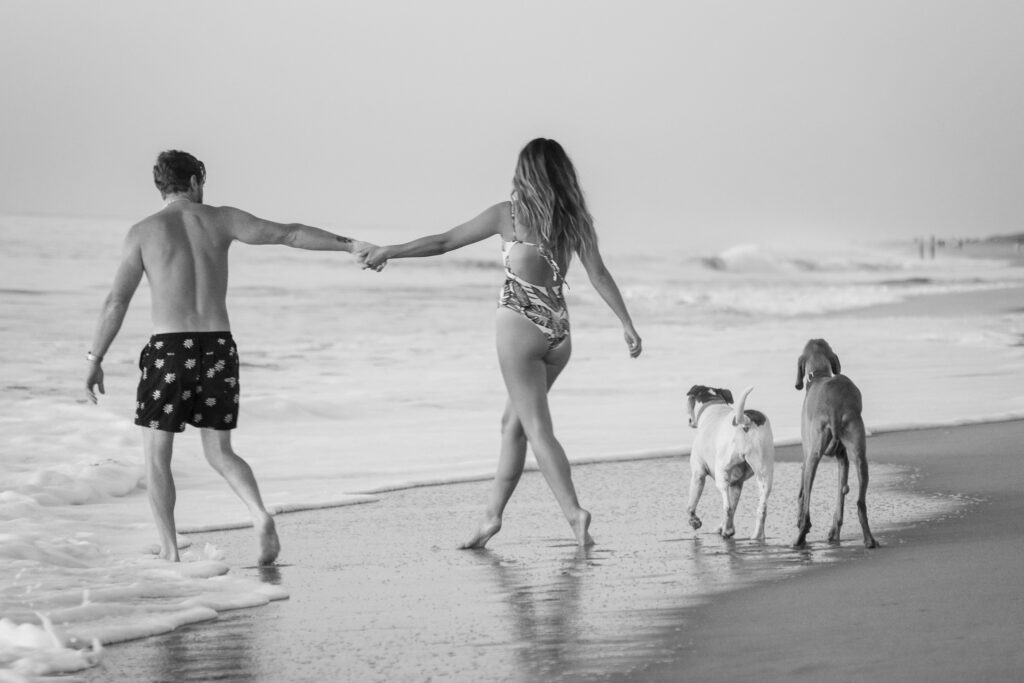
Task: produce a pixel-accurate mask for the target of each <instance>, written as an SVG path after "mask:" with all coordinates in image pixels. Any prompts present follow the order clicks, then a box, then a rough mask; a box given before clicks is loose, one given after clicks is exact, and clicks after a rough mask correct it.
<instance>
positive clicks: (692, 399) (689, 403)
mask: <svg viewBox="0 0 1024 683" xmlns="http://www.w3.org/2000/svg"><path fill="white" fill-rule="evenodd" d="M696 388H697V387H694V389H696ZM690 391H693V389H691V390H690ZM696 407H697V397H696V396H694V395H693V394H688V395H687V397H686V416H687V422H688V423H689V425H690V426H691V427H693V428H694V429H696V428H697V424H696V423H695V421H694V417H695V415H694V408H696Z"/></svg>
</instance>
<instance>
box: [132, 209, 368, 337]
mask: <svg viewBox="0 0 1024 683" xmlns="http://www.w3.org/2000/svg"><path fill="white" fill-rule="evenodd" d="M298 228H306V231H307V232H308V231H316V230H317V229H316V228H307V226H298V225H294V224H293V225H282V224H280V223H273V222H271V221H265V220H263V219H260V218H257V217H256V216H253V215H252V214H249V213H246V212H245V211H241V210H239V209H235V208H232V207H229V206H224V207H215V206H207V205H205V204H199V203H195V202H191V201H187V200H178V201H173V202H171V203H169V204H168V205H167V206H165V207H164V208H163V209H162V210H160V211H158V212H156V213H155V214H153V215H152V216H149V217H148V218H146V219H144V220H142V221H141V222H139V223H137V224H136V225H135V226H133V227H132V229H131V230H130V231H129V233H128V238H127V241H126V245H125V247H126V249H127V250H129V253H127V254H126V257H130V252H136V253H137V254H138V256H137V258H138V259H139V262H140V265H141V267H142V269H143V270H144V272H145V274H146V278H147V280H148V281H149V286H150V292H151V296H152V316H153V332H154V334H159V333H163V332H212V331H217V330H230V329H231V324H230V321H229V319H228V311H227V303H226V297H227V289H228V249H229V247H230V246H231V243H232V242H234V241H235V240H238V241H240V242H244V243H246V244H288V243H289V241H295V240H296V239H297V238H298V237H299V236H298V235H297V234H295V233H296V230H297V229H298ZM306 237H307V240H309V237H310V236H308V235H307V236H306ZM313 237H316V235H313ZM320 237H327V239H326V240H323V244H322V245H321V248H325V247H326V248H331V247H333V248H339V247H342V246H344V245H346V244H347V245H349V249H343V250H344V251H349V250H350V249H351V244H352V242H351V241H348V240H346V241H341V240H338V239H337V238H336V236H334V235H330V236H329V237H328V236H327V235H322V236H320ZM296 246H297V245H296ZM313 248H315V247H313Z"/></svg>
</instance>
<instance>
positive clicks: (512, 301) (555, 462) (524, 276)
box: [357, 138, 641, 548]
mask: <svg viewBox="0 0 1024 683" xmlns="http://www.w3.org/2000/svg"><path fill="white" fill-rule="evenodd" d="M512 186H513V192H512V197H511V201H507V202H501V203H500V204H496V205H494V206H492V207H491V208H489V209H487V210H485V211H484V212H483V213H481V214H480V215H479V216H477V217H476V218H473V219H472V220H470V221H469V222H467V223H463V224H462V225H459V226H456V227H454V228H452V229H451V230H449V231H448V232H445V233H442V234H438V235H430V236H428V237H422V238H420V239H417V240H413V241H411V242H406V243H405V244H398V245H390V246H385V247H372V248H367V249H365V250H362V249H360V250H357V254H358V255H359V256H360V258H361V259H362V260H363V261H364V264H365V265H366V267H368V268H374V269H377V270H379V269H380V268H381V267H383V265H384V264H385V263H386V262H387V261H388V260H389V259H394V258H407V257H413V256H434V255H437V254H444V253H446V252H449V251H452V250H454V249H459V248H461V247H464V246H466V245H468V244H472V243H474V242H479V241H480V240H482V239H484V238H486V237H490V236H492V235H499V236H500V237H501V240H502V260H503V261H504V265H505V284H504V286H503V287H502V290H501V295H500V298H499V304H498V312H497V347H498V360H499V364H500V366H501V373H502V376H503V377H504V379H505V387H506V389H507V390H508V402H507V403H506V406H505V413H504V415H503V416H502V428H501V454H500V456H499V459H498V471H497V473H496V474H495V476H494V485H493V488H492V491H491V498H490V501H489V502H488V504H487V506H486V508H485V510H484V518H483V521H482V522H481V524H480V526H479V528H478V529H477V530H476V531H475V532H474V533H473V535H472V536H470V537H469V539H468V540H467V541H466V542H465V543H463V544H462V545H461V546H460V547H461V548H483V547H484V546H485V545H486V543H487V541H488V540H490V538H491V537H492V536H494V534H496V533H498V531H499V530H500V529H501V521H502V514H503V513H504V511H505V505H506V504H507V503H508V501H509V498H510V497H511V496H512V492H513V491H514V490H515V488H516V484H518V483H519V478H520V476H521V475H522V473H523V465H524V463H525V461H526V446H527V443H529V445H530V446H531V447H532V448H533V453H534V456H535V457H536V458H537V464H538V465H539V466H540V470H541V472H542V473H543V475H544V478H545V480H547V482H548V485H549V486H550V487H551V490H552V492H553V493H554V494H555V498H556V499H557V500H558V504H559V505H560V506H561V508H562V512H563V513H564V514H565V517H566V519H567V520H568V521H569V525H570V526H571V527H572V530H573V533H574V534H575V536H576V541H577V543H578V544H579V545H580V546H586V545H591V544H593V542H594V541H593V539H592V538H591V536H590V532H589V527H590V513H589V512H587V511H586V510H584V509H583V508H582V507H580V503H579V500H578V499H577V497H576V489H575V487H574V486H573V483H572V475H571V472H570V468H569V460H568V459H567V458H566V455H565V451H564V450H563V449H562V445H561V444H560V443H559V442H558V439H556V438H555V433H554V428H553V426H552V421H551V413H550V411H549V408H548V396H547V394H548V390H550V388H551V385H552V384H553V383H554V381H555V379H556V378H557V377H558V375H559V373H560V372H561V371H562V369H563V368H565V365H566V363H568V362H569V355H570V353H571V351H572V341H571V338H570V335H569V311H568V309H567V308H566V304H565V298H564V296H563V292H562V285H563V283H564V281H565V276H566V273H567V271H568V268H569V264H570V262H571V261H572V257H573V255H574V254H575V255H577V256H578V257H579V259H580V261H581V262H582V264H583V268H584V269H585V270H586V271H587V275H588V276H589V277H590V281H591V283H592V284H593V285H594V288H595V289H596V290H597V292H598V294H600V295H601V297H602V298H603V299H604V300H605V302H606V303H607V304H608V306H609V307H610V308H611V309H612V311H613V312H614V313H615V315H616V317H618V319H619V320H620V321H621V323H622V329H623V333H624V335H625V340H626V344H627V346H628V347H629V354H630V355H631V356H632V357H634V358H636V357H637V356H639V355H640V351H641V340H640V335H639V334H637V331H636V329H635V328H634V327H633V322H632V320H631V319H630V316H629V312H628V311H627V310H626V304H625V302H624V301H623V299H622V295H621V294H620V293H619V288H618V287H617V286H616V284H615V280H614V279H612V275H611V273H609V272H608V269H607V268H606V267H605V265H604V261H603V260H602V258H601V253H600V251H599V250H598V246H597V234H596V233H595V231H594V222H593V219H592V218H591V215H590V212H589V211H588V210H587V205H586V202H585V201H584V198H583V191H582V190H581V189H580V186H579V182H578V181H577V178H576V170H575V168H574V167H573V164H572V161H570V160H569V157H568V156H567V155H566V153H565V151H564V150H563V149H562V146H561V145H559V144H558V143H557V142H555V141H554V140H547V139H543V138H538V139H536V140H532V141H531V142H530V143H529V144H527V145H526V147H524V148H523V150H522V151H521V152H520V153H519V161H518V163H517V164H516V170H515V176H514V177H513V179H512ZM442 322H443V321H438V324H441V323H442Z"/></svg>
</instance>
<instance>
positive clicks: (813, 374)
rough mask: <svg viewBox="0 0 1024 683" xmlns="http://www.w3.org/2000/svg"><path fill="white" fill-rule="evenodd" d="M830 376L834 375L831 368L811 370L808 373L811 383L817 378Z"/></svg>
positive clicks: (808, 381) (808, 380) (808, 379)
mask: <svg viewBox="0 0 1024 683" xmlns="http://www.w3.org/2000/svg"><path fill="white" fill-rule="evenodd" d="M829 377H834V375H833V374H832V371H831V370H826V371H822V372H811V373H808V374H807V383H808V384H810V383H811V382H813V381H814V380H816V379H828V378H829Z"/></svg>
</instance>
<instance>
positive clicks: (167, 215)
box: [85, 151, 368, 565]
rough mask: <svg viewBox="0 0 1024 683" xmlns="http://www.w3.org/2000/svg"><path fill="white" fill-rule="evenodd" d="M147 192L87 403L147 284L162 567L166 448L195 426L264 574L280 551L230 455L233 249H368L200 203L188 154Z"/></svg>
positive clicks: (152, 500) (103, 321) (149, 416)
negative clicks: (245, 519) (155, 193)
mask: <svg viewBox="0 0 1024 683" xmlns="http://www.w3.org/2000/svg"><path fill="white" fill-rule="evenodd" d="M153 181H154V183H155V184H156V186H157V189H159V190H160V194H161V196H162V197H163V199H164V202H165V205H164V208H163V209H161V210H160V211H158V212H156V213H155V214H153V215H152V216H150V217H148V218H145V219H143V220H142V221H141V222H139V223H137V224H135V225H134V226H132V228H131V230H129V231H128V235H127V237H126V238H125V242H124V249H123V255H122V259H121V265H120V266H119V267H118V270H117V274H116V276H115V277H114V284H113V287H112V288H111V291H110V294H109V295H108V296H107V299H106V301H105V303H104V304H103V310H102V311H101V312H100V317H99V322H98V324H97V326H96V333H95V335H94V337H93V342H92V348H91V350H90V351H89V352H88V353H87V354H86V360H87V362H88V370H87V372H86V377H85V390H86V394H87V395H88V397H89V399H90V400H91V401H92V402H93V403H97V402H98V399H97V396H96V393H95V389H96V388H98V389H99V392H100V393H101V394H102V393H104V389H103V367H102V365H101V363H102V361H103V356H104V354H105V353H106V352H107V349H108V347H109V346H110V344H111V343H112V342H113V341H114V337H115V336H116V335H117V332H118V330H119V329H120V327H121V323H122V322H123V321H124V316H125V313H126V312H127V310H128V304H129V302H130V301H131V298H132V295H134V294H135V290H136V289H137V288H138V286H139V282H140V281H141V280H142V276H143V274H145V275H146V277H147V278H148V280H149V286H150V290H151V292H152V309H153V310H152V315H153V336H152V338H151V339H150V341H149V344H147V345H146V347H145V348H144V349H143V352H142V355H141V358H140V361H139V366H140V368H141V370H142V376H141V379H140V380H139V388H138V394H137V399H136V413H135V424H137V425H139V426H141V427H142V434H143V451H144V453H145V461H146V482H147V487H148V490H149V504H150V507H151V508H152V511H153V517H154V519H155V521H156V526H157V531H158V533H159V535H160V557H162V558H164V559H167V560H171V561H174V562H177V561H178V545H177V541H176V531H175V525H174V501H175V490H174V479H173V478H172V476H171V449H172V447H173V444H174V434H175V433H176V432H181V431H184V430H185V425H186V424H190V425H192V426H194V427H198V428H199V433H200V435H201V437H202V444H203V452H204V454H205V455H206V459H207V461H208V462H209V463H210V465H211V466H212V467H213V468H214V469H215V470H216V471H217V472H218V473H219V474H220V475H221V476H223V477H224V478H225V479H226V480H227V482H228V484H230V486H231V488H232V489H233V490H234V491H235V493H236V494H237V495H238V497H239V498H241V499H242V501H243V502H244V503H245V504H246V505H247V506H248V508H249V513H250V514H251V516H252V521H253V526H254V527H255V528H256V532H257V534H258V537H259V545H260V551H259V560H258V561H259V564H261V565H265V564H270V563H272V562H273V561H274V559H275V558H276V557H277V555H278V553H279V552H280V549H281V546H280V542H279V541H278V537H277V531H276V529H275V526H274V520H273V518H272V517H271V516H270V514H268V513H267V510H266V508H265V507H264V506H263V501H262V499H261V498H260V492H259V488H258V487H257V485H256V479H255V478H254V477H253V474H252V470H251V469H250V468H249V465H248V464H247V463H246V462H245V461H244V460H243V459H242V458H240V457H239V456H238V455H237V454H236V453H235V452H234V451H233V450H232V448H231V430H232V429H234V428H235V426H236V425H237V423H238V409H239V405H238V400H239V384H238V353H237V350H236V347H235V343H234V340H233V339H232V337H231V325H230V323H229V322H228V311H227V306H226V302H225V298H226V295H227V287H228V248H229V247H230V246H231V244H232V242H235V241H236V240H237V241H239V242H244V243H246V244H284V245H287V246H290V247H295V248H297V249H311V250H318V251H324V250H328V251H347V252H350V253H351V252H353V251H354V250H357V249H365V248H366V247H367V246H368V245H366V244H365V243H362V242H357V241H353V240H351V239H349V238H347V237H341V236H339V235H335V234H333V233H330V232H327V231H326V230H321V229H319V228H313V227H309V226H306V225H300V224H298V223H292V224H288V225H285V224H281V223H274V222H272V221H267V220H263V219H261V218H257V217H256V216H253V215H251V214H248V213H246V212H245V211H240V210H239V209H235V208H232V207H229V206H223V207H213V206H207V205H205V204H203V185H204V183H205V181H206V167H205V166H204V165H203V163H202V162H201V161H199V160H198V159H196V158H195V157H194V156H192V155H191V154H188V153H185V152H179V151H167V152H163V153H161V154H160V156H159V157H157V162H156V165H155V166H154V167H153Z"/></svg>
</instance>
